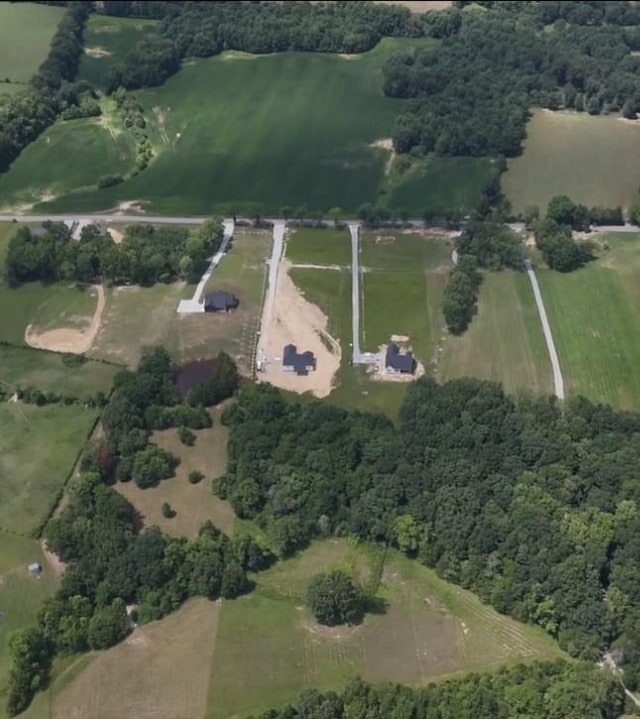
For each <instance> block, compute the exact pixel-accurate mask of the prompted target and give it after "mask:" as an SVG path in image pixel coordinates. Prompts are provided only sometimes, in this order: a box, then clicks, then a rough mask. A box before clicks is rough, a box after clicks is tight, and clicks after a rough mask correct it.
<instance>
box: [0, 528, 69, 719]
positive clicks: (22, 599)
mask: <svg viewBox="0 0 640 719" xmlns="http://www.w3.org/2000/svg"><path fill="white" fill-rule="evenodd" d="M33 562H38V563H39V564H40V565H41V566H42V567H43V568H44V572H43V573H42V575H41V577H40V578H39V579H38V578H34V577H31V576H30V575H29V573H28V571H27V566H28V565H29V564H32V563H33ZM57 585H58V580H57V577H56V576H55V575H54V574H53V572H51V571H50V569H49V567H48V565H47V563H46V561H45V558H44V554H43V552H42V548H41V547H40V545H39V544H38V542H37V541H36V540H34V539H27V538H26V537H20V536H17V535H15V534H11V533H9V532H5V531H3V530H0V611H1V612H2V619H0V719H6V717H7V713H6V702H5V694H4V693H5V690H6V687H7V684H8V681H9V666H10V659H9V651H8V648H7V638H8V637H9V634H11V632H13V631H15V630H17V629H22V628H24V627H27V626H29V625H30V624H32V623H33V622H35V618H36V614H37V612H38V609H39V608H40V606H41V604H42V602H43V601H44V599H45V598H46V597H48V596H49V595H50V594H52V593H53V592H54V591H55V589H56V587H57Z"/></svg>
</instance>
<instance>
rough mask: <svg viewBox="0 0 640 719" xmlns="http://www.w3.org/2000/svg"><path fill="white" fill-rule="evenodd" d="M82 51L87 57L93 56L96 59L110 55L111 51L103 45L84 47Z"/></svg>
mask: <svg viewBox="0 0 640 719" xmlns="http://www.w3.org/2000/svg"><path fill="white" fill-rule="evenodd" d="M84 51H85V53H86V54H87V55H88V56H89V57H95V58H98V59H100V58H103V57H111V53H110V52H109V51H108V50H105V49H104V48H103V47H85V49H84Z"/></svg>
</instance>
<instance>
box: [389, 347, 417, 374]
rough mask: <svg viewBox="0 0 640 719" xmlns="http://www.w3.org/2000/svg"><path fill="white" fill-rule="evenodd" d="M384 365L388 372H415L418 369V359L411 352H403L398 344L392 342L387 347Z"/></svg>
mask: <svg viewBox="0 0 640 719" xmlns="http://www.w3.org/2000/svg"><path fill="white" fill-rule="evenodd" d="M384 367H385V370H386V371H387V372H400V373H402V374H413V373H414V372H415V371H416V360H415V358H414V356H413V355H412V354H411V352H407V353H406V354H401V353H400V348H399V347H398V345H397V344H393V343H392V344H390V345H389V346H388V347H387V354H386V356H385V360H384Z"/></svg>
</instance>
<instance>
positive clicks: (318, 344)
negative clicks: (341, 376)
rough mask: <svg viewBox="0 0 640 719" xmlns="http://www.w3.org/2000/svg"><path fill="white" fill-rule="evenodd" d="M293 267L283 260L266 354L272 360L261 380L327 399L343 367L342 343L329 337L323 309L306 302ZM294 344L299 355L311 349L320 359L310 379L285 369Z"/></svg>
mask: <svg viewBox="0 0 640 719" xmlns="http://www.w3.org/2000/svg"><path fill="white" fill-rule="evenodd" d="M290 268H291V264H290V263H289V262H288V261H287V260H283V261H282V263H281V265H280V272H279V274H278V285H277V287H276V295H275V303H274V311H273V315H272V316H271V318H269V327H268V328H267V346H266V353H267V357H268V358H269V361H268V362H267V365H266V368H265V371H264V372H262V373H261V374H260V375H259V376H258V378H259V379H260V380H261V381H263V382H271V384H273V385H275V386H276V387H280V388H281V389H285V390H288V391H290V392H298V393H304V392H311V393H312V394H313V395H314V396H316V397H326V396H327V395H328V394H329V393H330V392H331V389H332V387H333V379H334V377H335V374H336V372H337V371H338V369H339V368H340V358H341V356H342V351H341V348H340V344H339V343H338V342H337V341H336V340H335V339H334V338H333V337H332V336H331V335H330V334H329V332H328V330H327V327H328V319H327V316H326V315H325V314H324V313H323V312H322V310H321V309H320V308H319V307H317V306H316V305H314V304H312V303H311V302H309V301H308V300H307V299H305V297H304V295H303V294H302V292H300V290H299V289H298V288H297V287H296V285H295V284H294V282H293V280H292V279H291V277H290V276H289V270H290ZM290 343H291V344H294V345H296V346H297V348H298V352H306V351H308V350H310V351H311V352H313V353H314V355H315V357H316V366H317V368H316V370H315V371H314V372H309V374H308V375H306V376H298V375H297V374H295V372H285V371H284V370H283V369H282V353H283V349H284V347H285V345H288V344H290Z"/></svg>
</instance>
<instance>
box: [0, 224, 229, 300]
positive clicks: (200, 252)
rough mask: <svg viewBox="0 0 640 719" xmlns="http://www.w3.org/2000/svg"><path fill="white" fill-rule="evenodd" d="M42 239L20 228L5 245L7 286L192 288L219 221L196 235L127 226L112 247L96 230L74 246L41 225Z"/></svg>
mask: <svg viewBox="0 0 640 719" xmlns="http://www.w3.org/2000/svg"><path fill="white" fill-rule="evenodd" d="M43 229H44V232H43V233H33V232H32V231H31V230H30V229H29V228H28V227H26V226H22V227H20V228H19V229H18V230H17V232H16V233H15V234H14V235H13V237H12V238H11V240H10V241H9V248H8V250H7V257H6V261H5V272H6V275H7V280H8V281H9V284H10V285H12V286H17V285H19V284H21V283H22V282H31V281H35V280H39V281H41V282H56V281H59V280H75V281H77V282H102V281H103V280H104V281H107V282H110V283H112V284H139V285H147V286H148V285H153V284H155V283H156V282H168V281H171V280H174V279H176V278H177V277H182V278H183V279H185V280H187V281H189V282H192V281H194V280H196V279H197V278H199V277H200V275H201V274H202V270H203V267H204V265H205V264H206V262H207V259H209V258H210V257H211V256H212V255H213V254H215V253H216V252H217V251H218V249H219V247H220V244H221V242H222V238H223V234H224V227H223V224H222V220H221V219H220V218H212V219H210V220H207V221H206V222H204V223H203V224H202V225H200V226H199V227H198V228H197V229H195V230H192V231H189V230H187V229H185V228H183V227H171V226H164V227H154V226H153V225H129V226H128V227H127V228H126V230H125V235H124V239H123V241H122V242H121V243H119V244H116V243H115V242H114V241H113V239H112V238H111V236H110V235H109V234H108V232H106V231H104V230H101V229H100V228H99V227H97V226H96V225H87V226H86V227H84V228H83V229H82V233H81V236H80V239H79V240H74V239H73V238H72V236H71V230H70V229H69V228H68V227H67V226H66V225H64V224H63V223H60V222H45V223H44V224H43Z"/></svg>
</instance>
